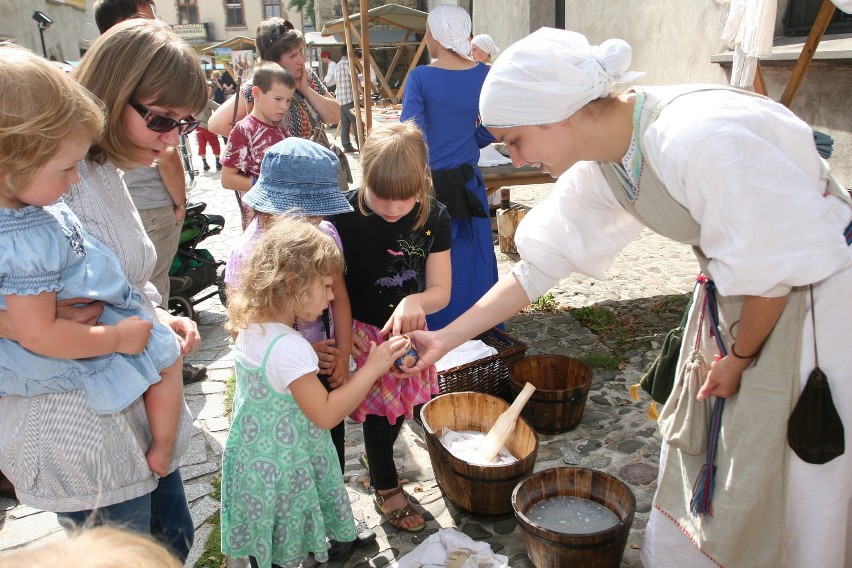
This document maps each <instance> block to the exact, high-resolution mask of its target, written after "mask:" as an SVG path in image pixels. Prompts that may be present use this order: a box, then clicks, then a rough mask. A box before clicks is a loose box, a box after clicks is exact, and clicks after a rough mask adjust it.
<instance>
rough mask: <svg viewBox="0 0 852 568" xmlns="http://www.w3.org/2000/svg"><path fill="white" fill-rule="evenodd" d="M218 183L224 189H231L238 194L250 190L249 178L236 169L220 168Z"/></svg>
mask: <svg viewBox="0 0 852 568" xmlns="http://www.w3.org/2000/svg"><path fill="white" fill-rule="evenodd" d="M219 181H220V182H221V184H222V187H224V188H225V189H233V190H235V191H240V192H246V191H248V190H250V189H251V178H250V177H248V176H244V175H243V174H241V173H240V172H239V170H238V169H237V168H232V167H229V166H222V175H221V177H220V178H219Z"/></svg>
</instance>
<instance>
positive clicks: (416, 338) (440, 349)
mask: <svg viewBox="0 0 852 568" xmlns="http://www.w3.org/2000/svg"><path fill="white" fill-rule="evenodd" d="M408 337H410V338H411V340H412V341H413V342H414V348H415V349H416V350H417V364H415V365H414V366H413V367H403V372H402V373H401V376H406V377H407V376H411V375H414V374H417V373H420V372H422V371H424V370H425V369H428V368H429V367H430V366H431V365H434V364H435V362H436V361H437V360H438V359H440V358H441V357H443V356H444V355H446V354H447V352H448V351H449V350H450V347H449V345H448V344H447V343H445V342H444V341H443V340H442V339H441V333H440V332H438V331H412V332H411V333H409V334H408Z"/></svg>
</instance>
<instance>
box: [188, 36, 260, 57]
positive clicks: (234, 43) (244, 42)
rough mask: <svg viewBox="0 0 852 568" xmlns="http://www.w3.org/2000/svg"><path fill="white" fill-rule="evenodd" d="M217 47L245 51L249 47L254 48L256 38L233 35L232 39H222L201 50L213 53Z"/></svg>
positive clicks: (208, 53) (209, 53)
mask: <svg viewBox="0 0 852 568" xmlns="http://www.w3.org/2000/svg"><path fill="white" fill-rule="evenodd" d="M216 48H231V49H233V50H234V51H244V50H249V49H252V50H253V49H254V38H251V37H245V36H236V37H232V38H231V39H226V40H225V41H220V42H219V43H214V44H213V45H208V46H207V47H205V48H204V49H202V50H201V53H206V54H207V55H213V52H214V50H215V49H216Z"/></svg>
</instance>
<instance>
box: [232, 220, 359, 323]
mask: <svg viewBox="0 0 852 568" xmlns="http://www.w3.org/2000/svg"><path fill="white" fill-rule="evenodd" d="M342 273H343V254H342V253H341V252H340V249H338V248H337V244H336V243H335V242H334V240H333V239H332V238H331V237H330V236H328V235H326V234H325V233H323V232H322V231H320V230H319V229H318V228H317V227H316V226H314V225H313V224H311V223H310V222H308V221H306V220H305V219H304V218H301V217H293V216H288V215H282V216H280V217H278V218H277V219H275V220H274V221H273V222H272V224H271V225H270V226H269V227H267V228H266V229H265V230H264V232H263V234H262V235H261V237H260V238H259V239H258V241H257V243H256V244H255V246H254V249H252V251H251V254H250V255H249V256H248V258H246V260H245V262H244V263H243V264H242V266H241V268H240V272H239V274H238V278H237V281H238V282H239V285H238V286H237V287H236V288H231V289H229V290H228V323H227V324H226V326H225V327H226V329H229V330H240V329H245V328H246V327H248V325H249V324H251V323H263V322H273V321H282V319H281V318H282V317H284V316H285V315H286V314H287V313H288V311H290V310H297V309H298V308H299V307H300V306H301V305H303V303H304V302H307V301H309V300H310V293H311V292H310V289H311V287H312V286H313V285H314V284H315V283H316V281H317V280H319V279H321V278H326V277H329V276H331V277H337V276H339V275H341V274H342ZM285 323H286V322H285Z"/></svg>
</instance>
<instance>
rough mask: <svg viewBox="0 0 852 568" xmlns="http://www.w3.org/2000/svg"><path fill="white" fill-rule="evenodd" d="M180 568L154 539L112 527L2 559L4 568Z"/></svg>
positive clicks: (77, 533) (1, 563) (13, 553)
mask: <svg viewBox="0 0 852 568" xmlns="http://www.w3.org/2000/svg"><path fill="white" fill-rule="evenodd" d="M55 566H63V567H64V568H84V567H85V568H180V567H181V566H182V564H181V563H180V562H178V560H177V558H175V557H174V556H173V555H172V554H171V553H170V552H169V551H168V550H166V549H165V548H163V547H162V546H161V545H159V544H157V543H156V542H154V541H153V540H151V539H150V538H146V537H144V536H142V535H139V534H136V533H132V532H128V531H124V530H119V529H116V528H112V527H95V528H92V529H83V530H80V531H75V532H73V533H71V534H70V535H69V536H68V538H67V539H65V540H58V541H54V542H51V543H48V544H45V545H43V546H39V547H37V548H32V549H29V550H21V551H17V552H12V553H10V554H3V555H2V556H0V567H2V568H54V567H55Z"/></svg>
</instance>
